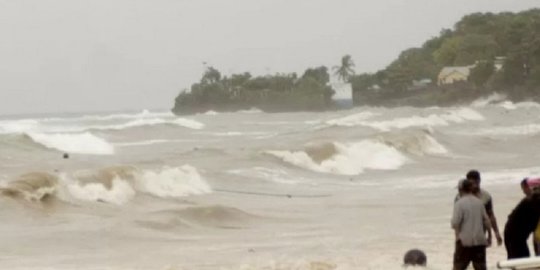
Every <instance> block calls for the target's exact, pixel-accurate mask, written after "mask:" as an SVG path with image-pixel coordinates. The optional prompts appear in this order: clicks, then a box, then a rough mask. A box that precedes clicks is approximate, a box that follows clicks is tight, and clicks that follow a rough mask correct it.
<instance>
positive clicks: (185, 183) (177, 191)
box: [135, 165, 212, 198]
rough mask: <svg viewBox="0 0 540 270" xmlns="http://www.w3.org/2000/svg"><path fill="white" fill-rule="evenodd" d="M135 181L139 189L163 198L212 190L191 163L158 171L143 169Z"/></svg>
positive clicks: (204, 192) (198, 193)
mask: <svg viewBox="0 0 540 270" xmlns="http://www.w3.org/2000/svg"><path fill="white" fill-rule="evenodd" d="M135 182H136V188H137V190H139V191H142V192H146V193H150V194H152V195H155V196H158V197H163V198H166V197H184V196H189V195H200V194H206V193H210V192H211V191H212V190H211V188H210V186H209V185H208V184H207V183H206V182H205V181H204V180H203V178H202V177H201V175H200V174H199V172H198V171H197V169H195V168H194V167H192V166H189V165H184V166H182V167H180V168H166V169H163V170H162V171H157V172H156V171H143V172H142V174H141V175H140V176H139V177H137V178H136V180H135Z"/></svg>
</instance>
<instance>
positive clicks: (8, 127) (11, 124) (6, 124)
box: [0, 119, 39, 134]
mask: <svg viewBox="0 0 540 270" xmlns="http://www.w3.org/2000/svg"><path fill="white" fill-rule="evenodd" d="M38 127H39V121H37V120H34V119H23V120H2V121H0V134H13V133H24V132H26V131H29V130H36V129H37V128H38Z"/></svg>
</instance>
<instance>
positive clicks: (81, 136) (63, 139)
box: [27, 132, 114, 155]
mask: <svg viewBox="0 0 540 270" xmlns="http://www.w3.org/2000/svg"><path fill="white" fill-rule="evenodd" d="M27 135H28V137H30V139H32V141H34V142H36V143H38V144H41V145H43V146H45V147H47V148H49V149H56V150H59V151H62V152H68V153H78V154H89V155H112V154H114V146H113V145H112V144H110V143H109V142H107V141H106V140H104V139H102V138H100V137H98V136H95V135H94V134H92V133H90V132H85V133H77V134H68V133H66V134H62V133H59V134H45V133H28V134H27Z"/></svg>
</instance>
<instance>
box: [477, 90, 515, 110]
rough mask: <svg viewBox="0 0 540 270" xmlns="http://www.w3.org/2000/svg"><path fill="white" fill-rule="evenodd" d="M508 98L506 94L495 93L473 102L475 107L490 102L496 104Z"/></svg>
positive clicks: (483, 105)
mask: <svg viewBox="0 0 540 270" xmlns="http://www.w3.org/2000/svg"><path fill="white" fill-rule="evenodd" d="M504 100H506V95H503V94H499V93H493V94H491V95H489V96H487V97H482V98H479V99H477V100H475V101H473V102H472V103H471V106H473V107H480V108H481V107H485V106H487V105H489V104H494V103H498V102H502V101H504Z"/></svg>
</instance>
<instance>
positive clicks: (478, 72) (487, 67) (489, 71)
mask: <svg viewBox="0 0 540 270" xmlns="http://www.w3.org/2000/svg"><path fill="white" fill-rule="evenodd" d="M493 73H495V66H494V64H493V61H481V62H478V63H477V64H476V66H475V67H474V68H472V69H471V74H470V75H469V81H471V82H472V83H474V84H475V85H476V86H478V87H481V86H484V85H485V84H486V82H487V81H488V80H489V78H491V76H492V75H493Z"/></svg>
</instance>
